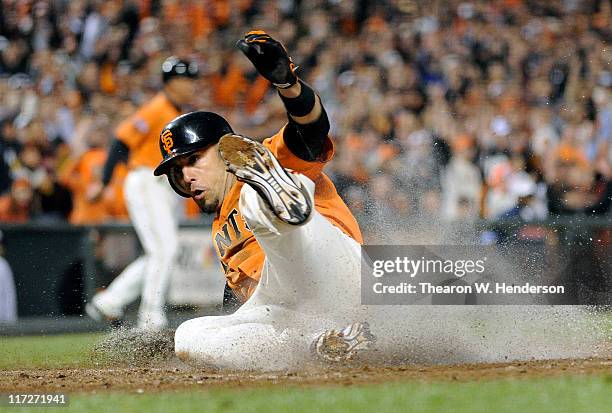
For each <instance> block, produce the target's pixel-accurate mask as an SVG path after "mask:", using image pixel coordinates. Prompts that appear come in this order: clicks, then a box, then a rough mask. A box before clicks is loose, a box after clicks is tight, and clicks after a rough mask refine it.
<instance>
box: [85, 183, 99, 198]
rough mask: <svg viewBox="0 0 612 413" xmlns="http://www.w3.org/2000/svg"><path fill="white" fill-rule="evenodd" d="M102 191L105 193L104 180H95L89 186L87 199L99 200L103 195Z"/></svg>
mask: <svg viewBox="0 0 612 413" xmlns="http://www.w3.org/2000/svg"><path fill="white" fill-rule="evenodd" d="M102 193H104V184H103V183H102V182H94V183H93V184H91V185H89V186H88V187H87V190H86V191H85V199H87V202H90V203H91V202H96V201H99V200H100V198H101V197H102Z"/></svg>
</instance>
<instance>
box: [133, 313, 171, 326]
mask: <svg viewBox="0 0 612 413" xmlns="http://www.w3.org/2000/svg"><path fill="white" fill-rule="evenodd" d="M166 327H168V318H167V317H166V314H165V313H164V311H163V310H153V311H146V312H143V311H140V312H139V313H138V323H137V325H136V328H138V329H141V330H148V331H158V330H164V329H165V328H166Z"/></svg>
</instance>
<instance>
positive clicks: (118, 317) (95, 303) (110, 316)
mask: <svg viewBox="0 0 612 413" xmlns="http://www.w3.org/2000/svg"><path fill="white" fill-rule="evenodd" d="M85 313H87V315H88V316H89V317H90V318H92V319H94V320H96V321H99V322H107V323H109V324H110V326H111V327H113V328H115V327H121V326H122V325H123V320H122V318H123V311H122V310H120V309H117V308H115V307H113V306H111V305H109V304H107V303H106V302H105V301H104V300H102V299H101V297H100V295H98V294H96V295H94V297H93V299H92V300H91V302H90V303H87V304H86V305H85Z"/></svg>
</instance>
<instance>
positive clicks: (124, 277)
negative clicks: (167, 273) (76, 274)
mask: <svg viewBox="0 0 612 413" xmlns="http://www.w3.org/2000/svg"><path fill="white" fill-rule="evenodd" d="M142 181H143V179H142V174H140V173H139V172H138V171H130V172H129V173H128V175H127V177H126V179H125V183H124V186H123V189H124V194H125V200H126V206H127V210H128V214H129V216H130V220H131V222H132V223H133V224H134V226H135V229H136V231H137V235H138V236H139V238H140V234H139V233H138V232H139V226H138V225H137V223H136V222H137V221H138V220H139V217H140V215H141V214H142V212H141V211H144V210H146V209H147V200H146V198H145V197H144V196H143V192H142V190H141V189H142V186H143V183H142ZM147 260H148V256H147V255H142V256H140V257H138V258H137V259H136V260H135V261H133V262H132V263H131V264H129V265H128V266H127V267H126V268H125V269H124V270H123V271H122V272H121V274H119V275H118V276H117V277H116V278H115V279H114V280H113V281H112V282H111V283H110V285H109V286H108V287H107V288H106V289H105V290H104V291H102V292H99V293H97V294H96V295H95V296H94V297H93V299H92V301H91V303H89V304H88V305H87V307H86V310H87V314H89V315H90V316H91V317H92V318H94V319H99V320H101V319H103V318H107V319H111V320H113V319H120V318H122V317H123V312H124V309H125V307H126V306H127V305H128V304H130V303H131V302H133V301H134V300H135V299H136V298H138V297H139V296H140V295H141V292H142V282H143V276H144V272H145V270H146V268H147Z"/></svg>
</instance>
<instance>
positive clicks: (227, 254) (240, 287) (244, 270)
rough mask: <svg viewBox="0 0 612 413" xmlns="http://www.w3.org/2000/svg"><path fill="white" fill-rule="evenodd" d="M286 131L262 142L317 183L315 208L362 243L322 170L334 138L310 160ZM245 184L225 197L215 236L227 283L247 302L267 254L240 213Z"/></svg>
mask: <svg viewBox="0 0 612 413" xmlns="http://www.w3.org/2000/svg"><path fill="white" fill-rule="evenodd" d="M283 131H284V128H283V129H281V130H280V131H279V132H278V133H277V134H276V135H274V136H273V137H271V138H268V139H266V140H265V141H264V142H263V144H264V145H265V146H266V147H267V148H268V149H270V150H271V151H272V153H273V154H274V155H275V156H276V157H277V159H278V161H279V162H280V164H281V165H282V166H283V167H285V168H288V169H291V170H293V171H295V172H299V173H301V174H303V175H306V176H307V177H308V178H310V179H311V180H312V181H313V182H314V183H315V194H314V200H315V208H316V210H317V211H318V212H319V213H320V214H321V215H323V216H324V217H325V218H327V219H328V220H329V222H331V224H332V225H334V226H336V227H338V228H339V229H340V230H341V231H342V232H344V233H345V234H346V235H348V236H349V237H351V238H353V239H354V240H355V241H357V242H358V243H360V244H361V243H362V242H363V240H362V238H361V231H360V230H359V225H358V224H357V220H356V219H355V217H354V216H353V214H351V211H350V210H349V209H348V207H347V206H346V204H345V203H344V201H343V200H342V198H340V196H339V195H338V193H337V192H336V187H335V186H334V184H333V183H332V181H331V179H329V177H328V176H327V175H325V174H324V173H323V167H324V166H325V164H326V163H327V162H328V161H329V160H331V158H332V157H333V154H334V145H333V143H332V141H331V139H329V138H327V142H326V144H325V150H324V153H323V154H322V156H321V157H320V159H321V160H317V161H314V162H309V161H305V160H303V159H300V158H298V157H297V156H295V155H294V154H293V153H292V152H291V151H290V150H289V148H288V147H287V146H286V145H285V141H284V139H283ZM242 185H244V183H243V182H236V183H235V184H234V185H233V186H232V187H231V188H230V190H229V191H228V193H227V195H226V196H225V198H224V200H223V204H222V205H221V209H220V211H219V214H218V215H217V216H216V217H215V220H214V222H213V229H212V236H213V245H214V248H215V250H216V251H217V255H218V257H219V260H220V261H221V265H222V266H223V270H224V272H225V277H226V278H227V284H228V286H229V287H230V288H231V289H232V291H233V292H234V294H235V295H236V297H237V298H238V299H239V300H240V301H241V302H244V301H246V300H247V299H248V298H249V297H250V296H251V294H252V293H253V291H255V287H256V286H257V283H258V281H259V278H260V276H261V271H262V268H263V262H264V259H265V254H264V252H263V250H262V249H261V247H260V246H259V244H258V243H257V240H256V239H255V236H254V235H253V233H252V232H251V231H250V230H249V229H248V228H247V225H246V224H245V222H244V220H243V218H242V215H241V214H240V210H239V208H238V200H239V198H240V190H241V189H242Z"/></svg>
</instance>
